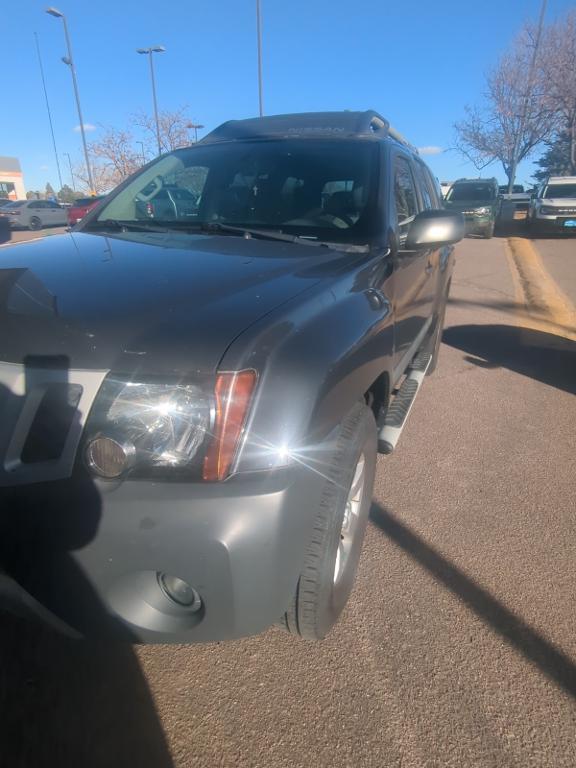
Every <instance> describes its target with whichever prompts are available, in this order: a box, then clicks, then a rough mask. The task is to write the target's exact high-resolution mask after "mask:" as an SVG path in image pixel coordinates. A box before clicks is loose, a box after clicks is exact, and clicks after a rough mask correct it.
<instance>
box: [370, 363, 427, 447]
mask: <svg viewBox="0 0 576 768" xmlns="http://www.w3.org/2000/svg"><path fill="white" fill-rule="evenodd" d="M431 360H432V355H429V354H426V353H424V352H421V353H420V354H418V355H416V357H415V358H414V359H413V360H412V362H411V363H410V366H409V367H408V369H407V371H406V378H405V379H404V381H403V382H402V385H401V386H400V389H398V391H397V393H396V395H395V396H394V399H393V400H392V402H391V403H390V405H389V406H388V410H387V411H386V416H385V417H384V422H383V424H382V426H381V427H380V430H379V432H378V452H379V453H392V451H393V450H394V449H395V448H396V445H397V444H398V440H399V439H400V435H401V434H402V430H403V429H404V427H405V426H406V422H407V420H408V415H409V414H410V410H411V408H412V406H413V405H414V400H416V395H417V394H418V391H419V389H420V386H421V384H422V382H423V381H424V377H425V376H426V371H427V370H428V366H429V365H430V362H431Z"/></svg>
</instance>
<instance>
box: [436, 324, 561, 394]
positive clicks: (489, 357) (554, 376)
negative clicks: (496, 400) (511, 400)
mask: <svg viewBox="0 0 576 768" xmlns="http://www.w3.org/2000/svg"><path fill="white" fill-rule="evenodd" d="M442 341H443V342H444V343H445V344H448V346H450V347H454V348H455V349H460V350H462V351H463V352H466V353H467V355H466V356H465V360H467V361H468V362H470V363H474V364H475V365H478V366H479V367H482V368H490V367H502V368H508V369H510V370H512V371H515V372H516V373H520V374H522V375H523V376H529V377H530V378H532V379H536V380H537V381H541V382H542V383H543V384H549V385H550V386H552V387H557V388H558V389H562V390H564V391H565V392H570V393H572V394H576V343H575V342H573V341H570V340H569V339H566V338H564V337H563V336H556V335H555V334H552V333H545V332H544V331H536V330H532V329H530V328H520V327H516V326H512V325H456V326H452V327H450V328H446V329H445V330H444V333H443V335H442Z"/></svg>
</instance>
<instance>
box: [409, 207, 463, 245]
mask: <svg viewBox="0 0 576 768" xmlns="http://www.w3.org/2000/svg"><path fill="white" fill-rule="evenodd" d="M463 237H464V217H463V216H462V214H461V213H457V212H455V213H452V212H450V211H445V210H434V211H422V213H419V214H418V215H417V216H416V218H415V219H414V221H413V222H412V224H411V225H410V229H409V230H408V235H407V237H406V246H405V248H406V250H409V251H416V250H418V249H419V248H432V247H436V246H441V245H452V244H453V243H457V242H458V241H459V240H462V238H463Z"/></svg>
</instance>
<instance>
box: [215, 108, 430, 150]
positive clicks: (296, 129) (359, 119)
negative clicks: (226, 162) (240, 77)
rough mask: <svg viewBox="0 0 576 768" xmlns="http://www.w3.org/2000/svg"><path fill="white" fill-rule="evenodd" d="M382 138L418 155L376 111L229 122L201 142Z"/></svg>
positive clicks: (287, 116)
mask: <svg viewBox="0 0 576 768" xmlns="http://www.w3.org/2000/svg"><path fill="white" fill-rule="evenodd" d="M374 134H377V135H380V136H382V137H386V136H389V137H390V138H391V139H393V140H394V141H397V142H398V143H399V144H402V145H404V146H405V147H408V148H409V149H410V150H411V151H412V152H415V153H417V152H418V150H417V149H416V147H414V146H412V144H410V143H409V142H408V141H407V140H406V139H405V138H404V137H403V136H402V135H401V134H400V133H398V131H395V130H394V129H393V128H391V127H390V123H389V122H388V120H386V118H384V117H382V115H379V114H378V112H374V111H373V110H366V111H365V112H352V111H344V112H302V113H296V114H287V115H271V116H270V117H254V118H250V119H248V120H229V121H228V122H226V123H222V125H219V126H218V128H215V129H214V130H213V131H212V132H211V133H209V134H208V135H207V136H205V137H204V138H203V139H202V143H203V144H205V143H212V142H216V141H232V140H234V139H249V138H251V139H254V138H265V137H269V136H284V137H294V136H319V137H320V136H332V137H343V138H344V137H352V136H369V135H374Z"/></svg>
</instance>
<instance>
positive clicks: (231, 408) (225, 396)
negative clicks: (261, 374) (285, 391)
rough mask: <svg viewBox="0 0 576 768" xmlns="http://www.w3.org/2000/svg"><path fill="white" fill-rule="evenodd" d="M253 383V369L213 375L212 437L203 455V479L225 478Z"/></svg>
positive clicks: (254, 376) (249, 399) (234, 453)
mask: <svg viewBox="0 0 576 768" xmlns="http://www.w3.org/2000/svg"><path fill="white" fill-rule="evenodd" d="M255 385H256V372H255V371H240V372H238V373H219V374H218V376H217V377H216V389H215V396H216V421H215V425H214V438H213V440H212V443H211V444H210V447H209V448H208V452H207V454H206V457H205V459H204V471H203V477H204V480H210V481H215V480H224V479H225V478H226V477H227V476H228V473H229V471H230V467H231V466H232V462H233V460H234V457H235V456H236V451H237V449H238V443H239V441H240V437H241V435H242V430H243V429H244V425H245V423H246V416H247V415H248V408H249V406H250V401H251V399H252V393H253V391H254V387H255Z"/></svg>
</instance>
